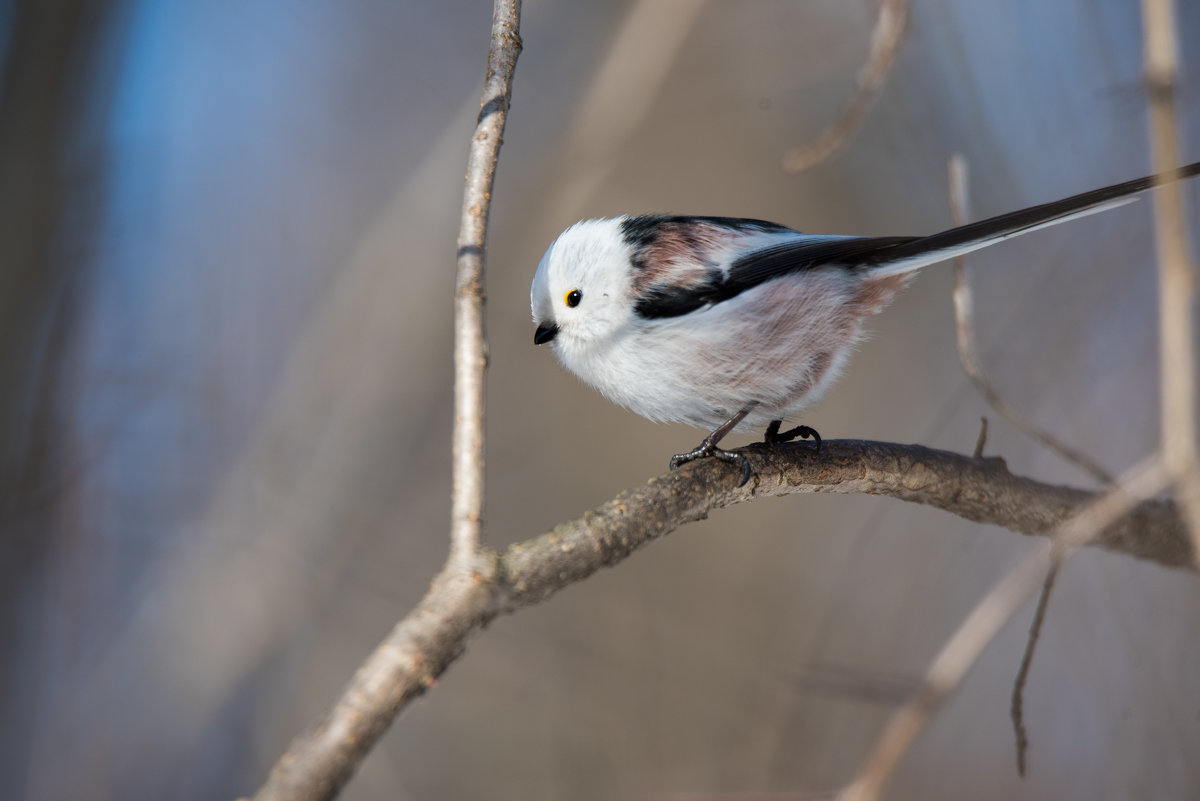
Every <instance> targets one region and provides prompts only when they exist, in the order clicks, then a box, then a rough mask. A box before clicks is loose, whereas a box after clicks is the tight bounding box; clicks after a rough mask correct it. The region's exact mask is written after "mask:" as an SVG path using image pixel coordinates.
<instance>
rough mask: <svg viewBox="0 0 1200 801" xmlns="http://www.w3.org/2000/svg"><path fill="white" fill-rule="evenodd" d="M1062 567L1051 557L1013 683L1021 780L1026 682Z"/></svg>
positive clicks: (1025, 737)
mask: <svg viewBox="0 0 1200 801" xmlns="http://www.w3.org/2000/svg"><path fill="white" fill-rule="evenodd" d="M1059 567H1060V563H1059V562H1058V561H1057V560H1055V559H1053V558H1052V559H1051V563H1050V567H1049V569H1048V570H1047V571H1046V579H1045V581H1044V582H1042V592H1041V594H1040V595H1039V596H1038V603H1037V611H1035V612H1034V613H1033V623H1032V624H1030V626H1029V636H1028V638H1027V639H1026V640H1025V653H1024V655H1022V657H1021V667H1020V669H1019V670H1017V678H1016V681H1014V682H1013V692H1012V702H1011V704H1010V706H1009V715H1010V716H1011V717H1012V723H1013V731H1014V732H1015V733H1016V737H1017V775H1019V776H1022V777H1023V776H1024V775H1025V757H1026V754H1027V753H1028V751H1029V732H1028V731H1027V730H1026V729H1025V682H1026V681H1028V679H1029V669H1030V668H1031V667H1033V653H1034V651H1036V650H1037V644H1038V639H1039V638H1040V637H1041V636H1042V624H1043V623H1045V622H1046V610H1047V609H1048V608H1049V606H1050V594H1051V593H1052V592H1054V582H1055V581H1056V580H1057V579H1058V568H1059Z"/></svg>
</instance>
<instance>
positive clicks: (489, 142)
mask: <svg viewBox="0 0 1200 801" xmlns="http://www.w3.org/2000/svg"><path fill="white" fill-rule="evenodd" d="M520 25H521V2H520V0H496V5H495V9H494V11H493V16H492V38H491V45H490V48H489V50H488V64H487V77H486V78H485V80H484V87H483V98H482V99H481V101H480V103H479V119H478V121H477V123H476V125H475V135H474V136H472V137H471V145H470V151H469V155H468V157H467V179H466V188H465V190H464V191H463V206H462V222H461V223H460V228H459V234H458V274H457V279H456V281H455V292H454V434H453V441H454V446H453V447H454V488H453V491H452V492H453V498H452V501H451V511H450V521H451V522H450V556H451V560H452V561H454V562H456V563H458V564H459V565H460V566H466V565H467V564H468V563H469V562H470V560H471V557H472V556H473V554H474V553H475V551H476V550H477V549H478V548H479V542H480V531H481V530H482V528H483V470H484V449H483V446H484V378H485V373H486V370H487V341H486V339H485V338H484V331H483V304H484V267H485V262H484V246H485V244H486V242H487V226H488V212H489V211H490V210H491V205H492V185H493V184H494V183H495V179H496V163H497V161H498V160H499V158H500V145H501V144H502V143H503V140H504V124H505V122H506V121H507V119H508V106H509V102H510V100H511V93H512V79H513V71H514V70H515V69H516V67H517V57H518V56H520V54H521V34H520Z"/></svg>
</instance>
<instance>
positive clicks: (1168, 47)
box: [1142, 0, 1200, 558]
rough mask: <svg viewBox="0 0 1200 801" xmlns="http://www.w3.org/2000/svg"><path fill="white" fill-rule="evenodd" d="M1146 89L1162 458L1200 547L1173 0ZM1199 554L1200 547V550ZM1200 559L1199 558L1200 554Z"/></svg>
mask: <svg viewBox="0 0 1200 801" xmlns="http://www.w3.org/2000/svg"><path fill="white" fill-rule="evenodd" d="M1142 25H1143V28H1144V30H1145V50H1146V53H1145V61H1146V89H1147V93H1148V94H1149V97H1150V142H1151V152H1152V154H1153V159H1154V171H1155V172H1156V173H1158V174H1159V182H1158V186H1157V187H1156V188H1155V189H1154V193H1153V194H1154V241H1155V248H1156V250H1157V251H1158V274H1159V279H1158V297H1159V354H1160V356H1159V359H1160V370H1161V373H1162V399H1161V402H1162V434H1161V437H1162V456H1163V463H1164V464H1165V465H1166V466H1167V470H1169V471H1170V472H1171V475H1172V477H1173V478H1174V479H1175V482H1176V484H1175V487H1176V493H1177V495H1178V497H1179V501H1180V505H1181V506H1182V508H1183V516H1184V519H1185V520H1186V521H1187V524H1188V530H1189V532H1190V534H1191V537H1192V544H1193V549H1195V548H1196V547H1197V546H1200V455H1198V454H1197V444H1196V433H1197V432H1196V418H1195V409H1196V354H1195V350H1194V341H1193V337H1194V336H1195V332H1194V323H1193V320H1192V305H1193V300H1194V298H1195V290H1196V272H1195V269H1194V267H1193V266H1192V264H1191V259H1190V257H1189V254H1188V241H1187V225H1186V223H1185V221H1184V214H1183V187H1182V186H1180V185H1179V183H1178V182H1176V181H1172V180H1170V179H1169V173H1170V171H1172V170H1175V169H1176V168H1177V167H1178V165H1179V141H1178V135H1177V126H1176V119H1175V85H1176V76H1177V74H1178V70H1179V67H1178V62H1179V56H1178V52H1177V49H1176V42H1175V9H1174V4H1173V3H1172V1H1171V0H1143V2H1142ZM1198 553H1200V552H1198ZM1198 558H1200V556H1198Z"/></svg>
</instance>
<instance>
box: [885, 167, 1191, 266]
mask: <svg viewBox="0 0 1200 801" xmlns="http://www.w3.org/2000/svg"><path fill="white" fill-rule="evenodd" d="M1194 175H1200V162H1196V163H1194V164H1188V165H1187V166H1185V167H1180V168H1179V169H1177V170H1176V171H1174V172H1172V173H1168V174H1166V175H1165V176H1163V178H1162V180H1160V179H1159V178H1158V176H1147V177H1145V178H1137V179H1135V180H1132V181H1125V182H1124V183H1120V184H1113V185H1112V186H1106V187H1104V188H1103V189H1093V190H1092V191H1090V192H1083V193H1081V194H1078V195H1072V196H1071V197H1068V198H1063V199H1062V200H1056V201H1054V202H1052V203H1043V204H1042V205H1040V206H1031V207H1029V208H1027V209H1021V210H1020V211H1013V212H1009V213H1008V214H1001V215H1000V216H998V217H991V218H989V219H986V220H980V221H979V222H973V223H968V224H967V225H961V226H959V227H958V228H951V229H950V230H949V231H942V232H941V233H940V234H933V235H932V236H923V237H917V238H913V239H907V240H904V241H899V242H897V243H896V244H894V245H890V246H888V247H884V248H881V249H879V250H877V251H875V252H874V253H872V254H870V256H869V257H868V258H866V259H864V261H865V262H866V264H865V266H869V267H870V268H872V272H873V273H874V274H876V275H880V276H886V275H900V274H902V273H907V272H911V271H913V270H919V269H920V268H922V267H926V266H928V265H930V264H936V263H938V262H940V261H946V260H947V259H952V258H954V257H955V256H961V255H963V254H965V253H970V252H971V251H973V250H979V249H981V248H986V247H988V246H989V245H994V244H996V243H997V242H1003V241H1004V240H1006V239H1012V238H1013V237H1015V236H1021V235H1022V234H1027V233H1029V232H1030V231H1037V230H1039V229H1041V228H1049V227H1050V226H1052V225H1058V224H1059V223H1064V222H1067V221H1068V220H1074V219H1077V218H1079V217H1086V216H1087V215H1089V214H1096V213H1098V212H1101V211H1106V210H1107V209H1112V208H1116V207H1117V206H1124V205H1125V204H1126V203H1132V202H1134V201H1135V200H1137V197H1135V196H1136V195H1137V194H1139V193H1141V192H1145V191H1146V190H1148V189H1151V188H1153V187H1154V186H1155V185H1156V184H1158V183H1163V182H1164V181H1172V180H1179V179H1182V178H1190V177H1192V176H1194Z"/></svg>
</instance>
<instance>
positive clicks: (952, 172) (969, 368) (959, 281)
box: [948, 153, 1113, 484]
mask: <svg viewBox="0 0 1200 801" xmlns="http://www.w3.org/2000/svg"><path fill="white" fill-rule="evenodd" d="M948 172H949V181H950V219H951V222H953V224H954V225H965V224H966V223H967V222H968V221H969V220H970V216H971V214H970V201H969V199H968V198H969V195H968V191H967V162H966V159H964V158H963V157H962V156H961V155H959V154H957V153H956V154H955V155H954V156H951V158H950V163H949V170H948ZM974 310H975V302H974V298H973V294H972V292H971V284H970V282H969V281H968V280H967V268H966V259H965V258H964V257H962V256H959V257H957V258H956V259H954V323H955V326H954V330H955V334H956V341H957V343H958V361H959V364H961V365H962V369H963V372H964V373H966V374H967V377H968V378H970V379H971V383H972V384H974V385H975V391H976V392H978V393H979V394H980V395H982V396H983V399H984V400H985V401H987V404H988V406H991V407H992V408H993V409H995V410H996V412H997V413H998V414H1000V415H1001V416H1002V417H1004V418H1005V419H1006V420H1008V421H1009V422H1010V423H1012V424H1013V425H1014V426H1016V427H1017V429H1018V430H1020V431H1021V433H1023V434H1024V435H1025V436H1027V437H1029V438H1030V439H1032V440H1034V441H1035V442H1038V443H1040V444H1041V445H1043V446H1044V447H1046V448H1047V449H1049V450H1050V451H1053V452H1054V453H1056V454H1058V455H1059V456H1060V457H1062V458H1063V459H1064V460H1065V461H1067V462H1070V463H1071V464H1073V465H1075V466H1076V467H1078V468H1079V469H1080V470H1082V471H1084V472H1085V473H1088V474H1089V475H1091V476H1092V477H1093V478H1095V479H1096V480H1097V481H1099V482H1100V483H1101V484H1108V483H1110V482H1111V481H1112V480H1113V477H1112V475H1111V474H1110V473H1109V472H1108V471H1107V470H1105V469H1104V468H1103V467H1101V466H1100V464H1099V463H1098V462H1097V461H1096V460H1095V459H1092V458H1091V457H1090V456H1088V455H1087V454H1085V453H1083V452H1082V451H1080V450H1079V449H1078V448H1073V447H1071V446H1070V445H1068V444H1067V443H1065V442H1063V441H1062V440H1060V439H1059V438H1058V437H1056V436H1054V435H1053V434H1051V433H1050V432H1049V431H1045V430H1043V429H1042V428H1040V427H1038V426H1036V425H1034V424H1032V423H1030V422H1028V421H1027V420H1025V418H1024V417H1022V416H1021V415H1020V414H1018V413H1017V411H1016V409H1014V408H1013V407H1012V406H1011V405H1009V404H1008V403H1007V402H1006V401H1005V400H1004V399H1003V398H1001V397H1000V393H999V392H997V391H996V389H995V387H993V386H992V382H991V381H989V380H988V377H987V374H985V373H984V371H983V363H982V362H981V361H980V360H979V348H978V346H977V345H976V340H975V311H974Z"/></svg>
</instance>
